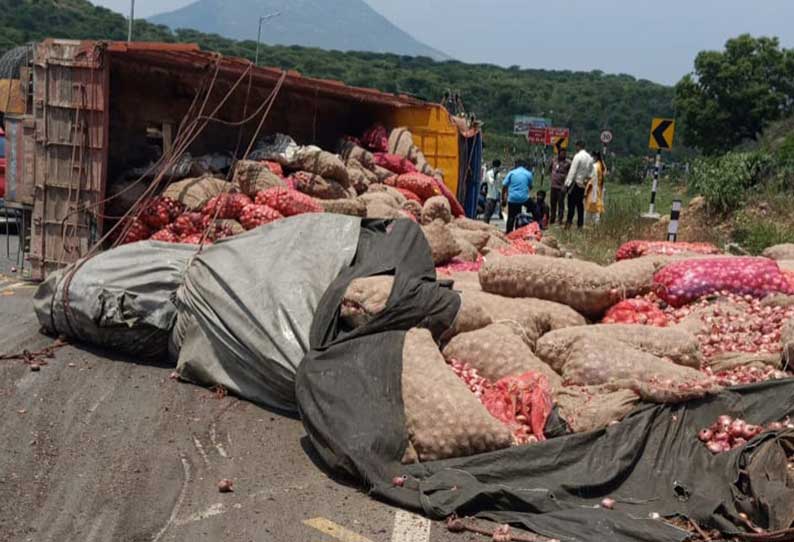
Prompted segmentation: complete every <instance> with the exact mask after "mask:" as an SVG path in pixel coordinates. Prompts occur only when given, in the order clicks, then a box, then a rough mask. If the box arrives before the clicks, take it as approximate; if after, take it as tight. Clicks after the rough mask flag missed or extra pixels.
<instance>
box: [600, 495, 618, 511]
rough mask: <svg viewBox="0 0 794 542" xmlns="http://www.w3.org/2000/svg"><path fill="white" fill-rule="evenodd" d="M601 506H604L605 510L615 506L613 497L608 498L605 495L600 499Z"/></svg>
mask: <svg viewBox="0 0 794 542" xmlns="http://www.w3.org/2000/svg"><path fill="white" fill-rule="evenodd" d="M601 508H606V509H607V510H612V509H613V508H615V499H610V498H609V497H606V498H604V499H602V500H601Z"/></svg>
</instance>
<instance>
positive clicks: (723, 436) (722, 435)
mask: <svg viewBox="0 0 794 542" xmlns="http://www.w3.org/2000/svg"><path fill="white" fill-rule="evenodd" d="M729 438H731V435H730V433H726V432H725V431H720V432H719V433H715V434H714V440H715V441H717V442H728V439H729Z"/></svg>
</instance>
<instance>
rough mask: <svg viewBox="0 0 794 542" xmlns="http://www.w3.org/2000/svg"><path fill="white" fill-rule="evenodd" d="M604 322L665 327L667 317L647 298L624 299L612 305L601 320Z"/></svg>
mask: <svg viewBox="0 0 794 542" xmlns="http://www.w3.org/2000/svg"><path fill="white" fill-rule="evenodd" d="M601 322H602V323H604V324H641V325H647V326H657V327H666V326H667V317H666V316H665V314H664V313H663V312H662V311H661V310H660V309H659V307H657V306H656V305H655V304H653V303H651V302H650V301H648V300H647V299H643V298H636V299H626V300H625V301H621V302H620V303H618V304H617V305H614V306H613V307H612V308H611V309H609V310H608V311H607V313H606V314H605V315H604V319H603V320H601Z"/></svg>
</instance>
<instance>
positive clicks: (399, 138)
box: [387, 127, 419, 164]
mask: <svg viewBox="0 0 794 542" xmlns="http://www.w3.org/2000/svg"><path fill="white" fill-rule="evenodd" d="M387 149H388V152H389V154H396V155H398V156H402V157H403V158H407V159H408V160H410V161H411V162H413V163H414V164H416V157H417V151H418V150H419V149H418V148H417V147H416V145H414V138H413V134H412V133H411V132H410V130H408V128H405V127H400V128H395V129H393V130H392V131H391V133H390V134H389V145H388V147H387Z"/></svg>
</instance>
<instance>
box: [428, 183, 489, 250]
mask: <svg viewBox="0 0 794 542" xmlns="http://www.w3.org/2000/svg"><path fill="white" fill-rule="evenodd" d="M434 220H442V221H443V222H444V223H445V224H449V223H450V222H451V221H452V208H451V207H450V205H449V201H447V198H445V197H444V196H433V197H432V198H428V199H427V201H425V204H424V205H423V206H422V223H423V224H430V223H431V222H433V221H434ZM475 250H476V249H475Z"/></svg>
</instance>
